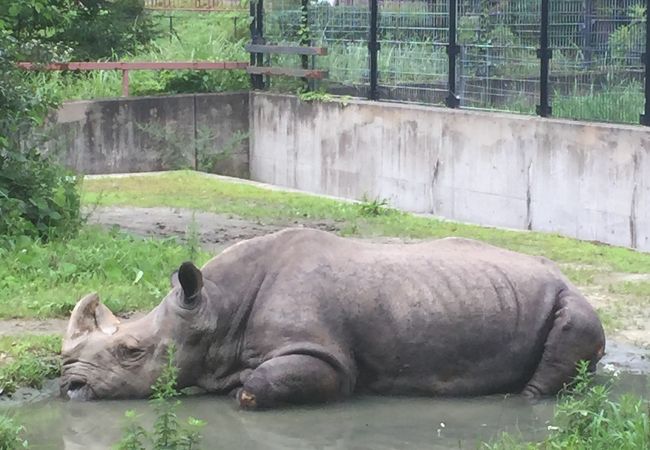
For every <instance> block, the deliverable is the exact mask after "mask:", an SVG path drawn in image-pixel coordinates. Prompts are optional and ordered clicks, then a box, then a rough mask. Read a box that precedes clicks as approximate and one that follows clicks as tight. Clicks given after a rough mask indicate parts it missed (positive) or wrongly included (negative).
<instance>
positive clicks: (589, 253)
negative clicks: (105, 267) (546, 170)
mask: <svg viewBox="0 0 650 450" xmlns="http://www.w3.org/2000/svg"><path fill="white" fill-rule="evenodd" d="M84 190H85V192H84V194H83V198H84V202H86V203H90V204H95V203H96V204H99V205H132V206H141V207H153V206H162V205H164V206H170V207H181V208H191V209H197V210H203V211H211V212H215V213H222V214H230V215H235V216H239V217H243V218H246V219H252V220H258V221H263V222H267V223H274V224H280V225H283V224H293V222H294V221H296V220H299V221H310V220H311V221H313V220H316V221H330V222H335V223H336V225H337V226H338V228H339V229H340V230H341V234H344V235H357V236H400V237H407V238H438V237H445V236H462V237H468V238H474V239H479V240H482V241H485V242H489V243H491V244H494V245H498V246H501V247H504V248H509V249H512V250H516V251H520V252H523V253H528V254H534V255H542V256H546V257H548V258H551V259H553V260H555V261H557V262H561V263H573V264H584V265H589V266H591V267H594V270H602V271H612V270H613V271H617V272H629V273H642V272H650V255H648V254H643V253H638V252H634V251H632V250H628V249H625V248H620V247H611V246H607V245H598V244H595V243H591V242H583V241H578V240H575V239H570V238H566V237H562V236H559V235H555V234H546V233H536V232H516V231H506V230H499V229H495V228H487V227H479V226H474V225H464V224H458V223H453V222H447V221H441V220H436V219H433V218H427V217H419V216H414V215H411V214H406V213H401V212H398V211H395V210H389V211H387V212H386V213H384V214H381V215H378V216H369V215H367V214H364V212H363V211H364V206H363V205H364V204H362V205H358V204H352V203H345V202H339V201H335V200H330V199H323V198H319V197H315V196H310V195H305V194H298V193H287V192H279V191H271V190H266V189H262V188H258V187H255V186H250V185H245V184H239V183H232V182H227V181H222V180H216V179H208V178H206V177H204V176H201V175H200V174H196V173H193V172H188V171H179V172H168V173H166V174H161V175H156V176H146V177H137V176H133V177H128V178H119V179H115V178H113V179H110V178H107V179H95V180H86V181H85V182H84ZM366 208H367V207H366ZM580 276H582V275H580Z"/></svg>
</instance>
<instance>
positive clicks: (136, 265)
mask: <svg viewBox="0 0 650 450" xmlns="http://www.w3.org/2000/svg"><path fill="white" fill-rule="evenodd" d="M192 253H195V254H196V251H195V250H194V249H193V248H188V246H184V245H180V244H179V243H177V242H176V240H174V239H166V240H153V239H140V238H136V237H132V236H128V235H126V234H123V233H120V232H117V231H104V230H101V229H99V228H93V227H87V228H85V229H84V230H82V232H81V233H80V234H79V236H78V237H76V238H73V239H69V240H66V241H53V242H49V243H46V244H43V243H38V242H31V241H24V242H22V243H19V245H18V246H17V247H16V248H15V249H13V250H0V259H1V260H2V261H3V264H2V265H0V318H12V317H41V318H42V317H67V316H68V315H69V313H70V311H72V308H73V307H74V305H75V303H76V302H77V300H78V299H79V298H80V297H82V296H83V295H85V294H87V293H89V292H91V291H97V292H99V294H100V296H101V298H102V301H103V302H104V303H105V304H106V305H107V306H108V307H109V308H110V309H111V310H112V311H113V312H115V313H119V312H125V311H133V310H139V309H148V308H151V307H152V306H154V305H155V304H157V303H158V302H159V301H160V300H161V299H162V298H163V296H164V295H165V294H166V293H167V291H168V290H169V274H170V273H172V272H173V270H175V269H176V268H177V267H178V266H179V265H180V263H181V262H182V261H183V260H185V259H188V258H189V257H190V256H191V254H192ZM207 259H208V255H207V254H206V253H204V252H198V255H197V262H198V263H203V262H204V261H206V260H207Z"/></svg>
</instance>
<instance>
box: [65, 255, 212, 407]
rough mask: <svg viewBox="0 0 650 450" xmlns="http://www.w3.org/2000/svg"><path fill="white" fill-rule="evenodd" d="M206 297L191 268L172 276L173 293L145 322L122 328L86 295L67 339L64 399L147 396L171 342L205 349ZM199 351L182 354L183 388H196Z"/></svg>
mask: <svg viewBox="0 0 650 450" xmlns="http://www.w3.org/2000/svg"><path fill="white" fill-rule="evenodd" d="M207 297H208V295H207V293H206V289H205V288H204V286H203V278H202V275H201V271H200V270H199V269H197V268H196V267H195V266H194V265H193V264H191V263H183V265H181V267H180V269H179V271H178V272H176V273H174V275H172V290H171V292H170V293H169V294H168V295H167V296H166V297H165V298H164V299H163V301H162V302H161V303H160V304H159V305H158V306H157V307H156V308H155V309H154V310H153V311H151V312H150V313H149V314H147V315H146V316H144V317H142V318H141V319H137V320H132V321H127V322H124V323H120V321H119V320H118V319H117V318H116V317H115V316H114V315H113V313H112V312H111V311H110V310H109V309H108V308H107V307H106V306H105V305H103V304H102V303H101V302H100V300H99V296H98V295H97V294H89V295H87V296H85V297H84V298H82V299H81V300H79V302H78V303H77V305H76V306H75V308H74V310H73V311H72V316H71V317H70V322H69V324H68V329H67V332H66V335H65V338H64V340H63V348H62V352H61V353H62V358H63V367H62V377H61V394H62V395H63V396H64V397H68V398H70V399H74V400H90V399H100V398H142V397H146V396H148V395H149V394H150V393H151V386H152V384H153V383H154V382H155V380H156V378H157V377H158V375H159V374H160V372H161V370H162V368H163V366H164V365H165V363H166V355H167V347H168V345H169V344H170V343H174V344H175V345H176V347H177V348H181V349H184V350H187V349H186V347H187V346H188V345H190V346H192V345H193V346H198V345H200V341H201V338H200V337H198V336H197V335H199V334H200V331H201V330H199V328H200V326H198V325H197V320H196V319H197V315H199V314H202V313H203V310H204V309H205V303H206V298H207ZM184 347H185V348H184ZM196 350H197V352H187V351H186V352H184V354H183V355H179V354H177V356H176V364H177V365H178V366H179V369H180V373H179V384H183V385H188V384H191V383H192V381H193V380H190V379H189V377H190V375H191V373H192V370H190V369H191V367H192V365H196V364H197V361H194V358H193V357H192V355H193V354H199V353H200V352H201V350H200V349H198V348H197V349H196ZM179 353H180V352H179Z"/></svg>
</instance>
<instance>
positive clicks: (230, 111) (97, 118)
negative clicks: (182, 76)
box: [45, 93, 249, 178]
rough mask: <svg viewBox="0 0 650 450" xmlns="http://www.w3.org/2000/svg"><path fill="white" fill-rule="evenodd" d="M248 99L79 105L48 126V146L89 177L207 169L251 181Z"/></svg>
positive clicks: (171, 99) (243, 96)
mask: <svg viewBox="0 0 650 450" xmlns="http://www.w3.org/2000/svg"><path fill="white" fill-rule="evenodd" d="M248 128H249V126H248V94H247V93H232V94H197V95H176V96H164V97H138V98H120V99H107V100H91V101H76V102H69V103H66V104H64V105H63V106H62V107H61V108H60V109H59V111H58V112H57V113H56V114H55V116H54V117H53V118H52V119H51V121H50V123H49V126H48V127H47V128H46V131H45V132H46V135H47V136H48V143H47V149H48V151H49V152H50V153H52V154H54V155H56V157H57V158H58V159H59V160H60V161H61V162H63V163H64V164H65V165H66V166H68V167H70V168H73V169H75V170H77V171H78V172H81V173H85V174H98V173H121V172H143V171H153V170H165V169H178V168H200V169H202V170H207V171H210V172H214V173H220V174H224V175H231V176H238V177H243V178H247V177H248Z"/></svg>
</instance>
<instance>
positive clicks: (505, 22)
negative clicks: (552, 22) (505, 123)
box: [457, 0, 541, 114]
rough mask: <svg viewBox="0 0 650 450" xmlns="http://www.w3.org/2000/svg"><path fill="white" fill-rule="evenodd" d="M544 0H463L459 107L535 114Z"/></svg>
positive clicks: (459, 32)
mask: <svg viewBox="0 0 650 450" xmlns="http://www.w3.org/2000/svg"><path fill="white" fill-rule="evenodd" d="M540 4H541V2H540V0H500V1H497V0H489V1H487V0H459V2H458V44H459V45H460V48H461V52H460V58H459V63H458V64H459V68H458V72H459V80H458V81H459V82H458V86H457V91H458V95H459V96H460V101H461V106H463V107H469V108H483V109H496V110H505V111H511V112H521V113H528V114H534V112H535V105H536V103H537V99H538V93H539V60H538V59H537V56H536V49H537V48H538V46H539V34H540V20H541V16H540Z"/></svg>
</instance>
